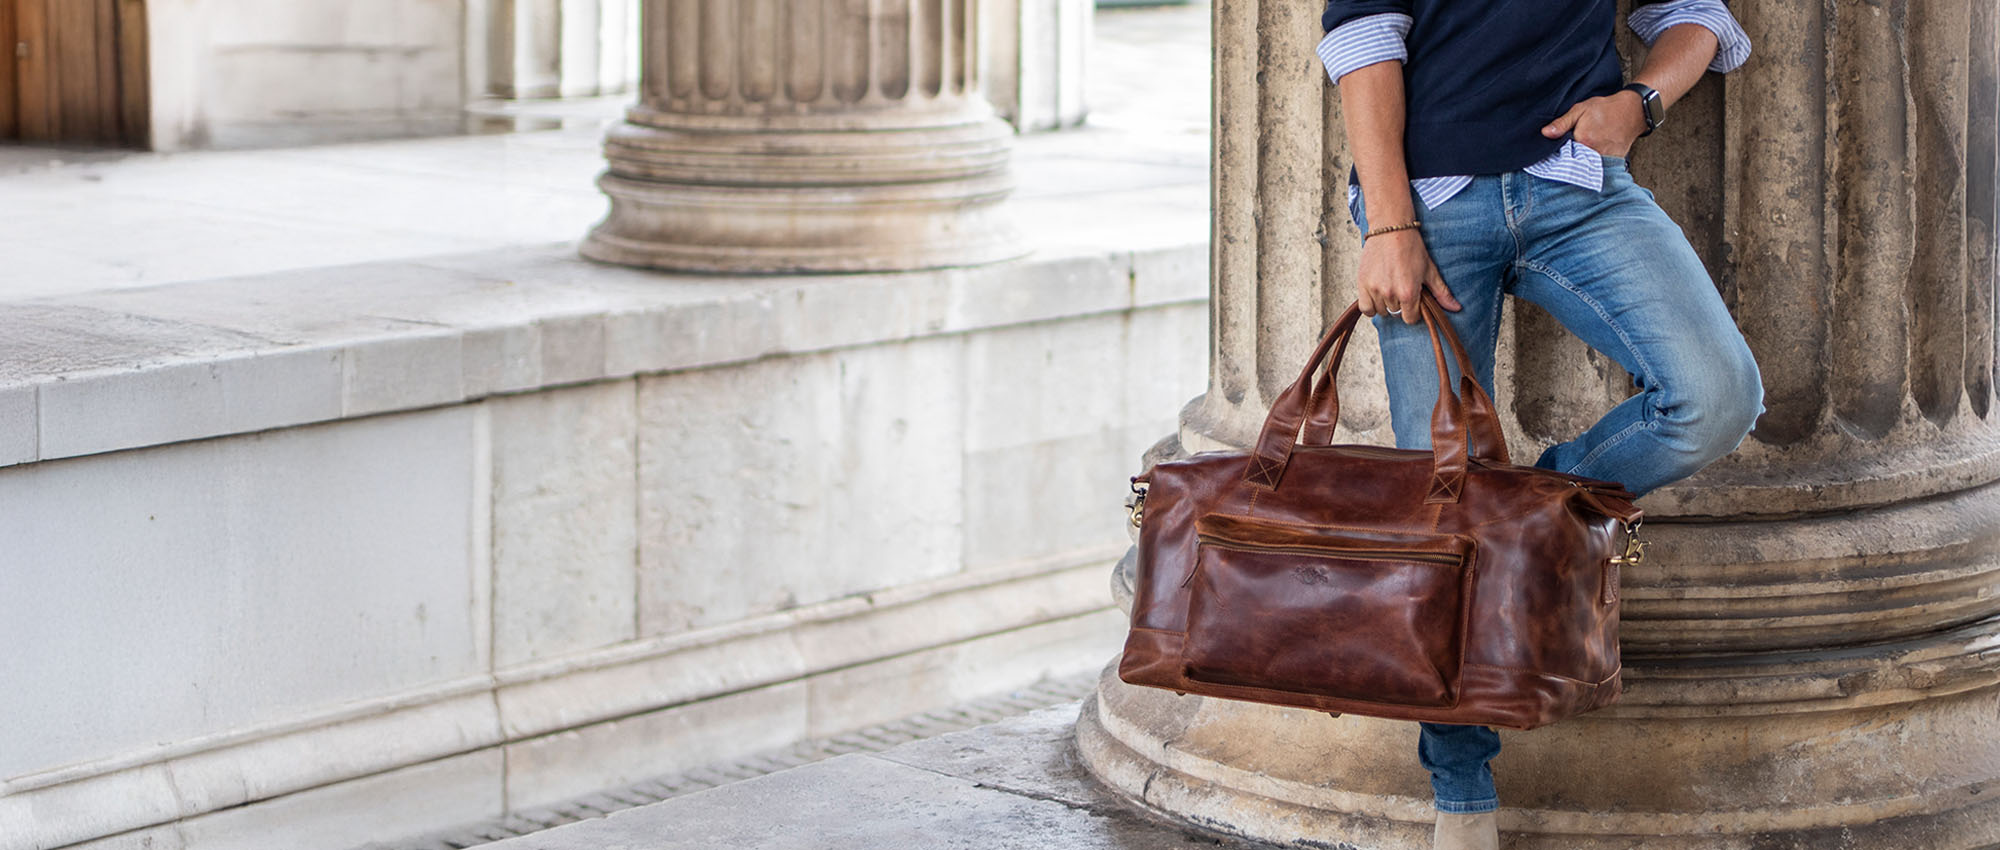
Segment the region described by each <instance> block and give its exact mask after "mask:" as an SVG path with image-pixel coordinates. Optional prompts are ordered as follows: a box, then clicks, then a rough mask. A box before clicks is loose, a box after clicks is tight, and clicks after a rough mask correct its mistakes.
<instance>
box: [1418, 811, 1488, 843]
mask: <svg viewBox="0 0 2000 850" xmlns="http://www.w3.org/2000/svg"><path fill="white" fill-rule="evenodd" d="M1431 847H1432V850H1500V823H1499V820H1498V819H1496V818H1495V817H1494V815H1493V813H1492V812H1480V813H1478V814H1469V815H1462V814H1453V813H1451V812H1438V813H1437V830H1436V831H1435V832H1433V833H1432V834H1431Z"/></svg>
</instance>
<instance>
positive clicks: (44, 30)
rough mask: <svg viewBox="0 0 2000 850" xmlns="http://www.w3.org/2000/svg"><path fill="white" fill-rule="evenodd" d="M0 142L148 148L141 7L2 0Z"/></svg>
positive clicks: (113, 1) (95, 1)
mask: <svg viewBox="0 0 2000 850" xmlns="http://www.w3.org/2000/svg"><path fill="white" fill-rule="evenodd" d="M0 139H16V140H20V141H25V142H42V143H64V144H84V145H125V146H135V147H143V146H145V144H146V141H147V140H146V4H145V0H0Z"/></svg>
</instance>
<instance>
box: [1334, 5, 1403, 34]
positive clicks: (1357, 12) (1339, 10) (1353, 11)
mask: <svg viewBox="0 0 2000 850" xmlns="http://www.w3.org/2000/svg"><path fill="white" fill-rule="evenodd" d="M1410 2H1411V0H1326V10H1325V11H1323V12H1320V13H1319V30H1320V32H1333V31H1334V30H1337V29H1340V25H1341V24H1344V23H1347V22H1348V21H1351V20H1354V19H1355V18H1365V17H1368V16H1369V15H1380V14H1383V13H1386V12H1394V13H1396V14H1398V15H1409V14H1411V12H1410Z"/></svg>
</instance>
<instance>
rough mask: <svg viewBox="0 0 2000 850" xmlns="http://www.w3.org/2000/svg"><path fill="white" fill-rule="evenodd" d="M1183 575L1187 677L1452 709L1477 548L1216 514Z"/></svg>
mask: <svg viewBox="0 0 2000 850" xmlns="http://www.w3.org/2000/svg"><path fill="white" fill-rule="evenodd" d="M1195 531H1196V535H1197V537H1198V538H1199V540H1200V545H1199V547H1198V550H1197V553H1196V559H1195V567H1194V570H1193V571H1192V572H1190V573H1189V574H1188V576H1187V577H1186V578H1185V579H1184V581H1183V585H1184V586H1186V587H1188V588H1189V592H1188V631H1187V640H1186V641H1185V642H1184V644H1183V649H1182V660H1183V661H1184V662H1185V664H1186V672H1187V676H1188V678H1190V679H1194V680H1197V681H1203V682H1211V683H1215V684H1226V685H1242V686H1249V687H1262V688H1271V689H1274V690H1282V691H1289V692H1295V693H1309V694H1318V695H1323V696H1330V697H1340V698H1346V699H1355V700H1365V701H1370V702H1381V703H1389V704H1396V705H1412V706H1447V705H1451V704H1453V703H1455V702H1456V700H1457V696H1458V678H1459V666H1460V660H1461V657H1462V656H1463V644H1464V630H1465V622H1464V620H1465V603H1466V602H1467V601H1468V600H1469V598H1470V586H1471V584H1470V581H1471V576H1472V570H1471V568H1470V565H1471V563H1472V553H1473V546H1472V541H1471V540H1470V539H1468V538H1465V537H1462V536H1458V535H1451V534H1430V533H1421V532H1417V533H1413V532H1404V531H1388V530H1376V529H1364V528H1342V527H1335V526H1313V525H1298V524H1290V523H1282V522H1273V521H1271V520H1266V519H1260V518H1256V517H1243V516H1229V515H1220V514H1216V515H1209V516H1205V517H1202V518H1200V519H1199V520H1197V521H1196V523H1195Z"/></svg>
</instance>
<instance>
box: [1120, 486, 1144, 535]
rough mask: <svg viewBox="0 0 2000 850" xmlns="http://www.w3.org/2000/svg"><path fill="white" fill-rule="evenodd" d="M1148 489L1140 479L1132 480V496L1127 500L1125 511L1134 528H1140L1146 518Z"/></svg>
mask: <svg viewBox="0 0 2000 850" xmlns="http://www.w3.org/2000/svg"><path fill="white" fill-rule="evenodd" d="M1146 487H1147V485H1146V484H1145V483H1144V482H1142V481H1140V480H1139V479H1138V478H1133V479H1132V495H1131V496H1130V497H1127V498H1126V499H1125V511H1126V513H1127V514H1129V515H1130V517H1131V522H1132V527H1133V528H1138V527H1139V522H1140V521H1141V520H1143V519H1144V518H1145V516H1146Z"/></svg>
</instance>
